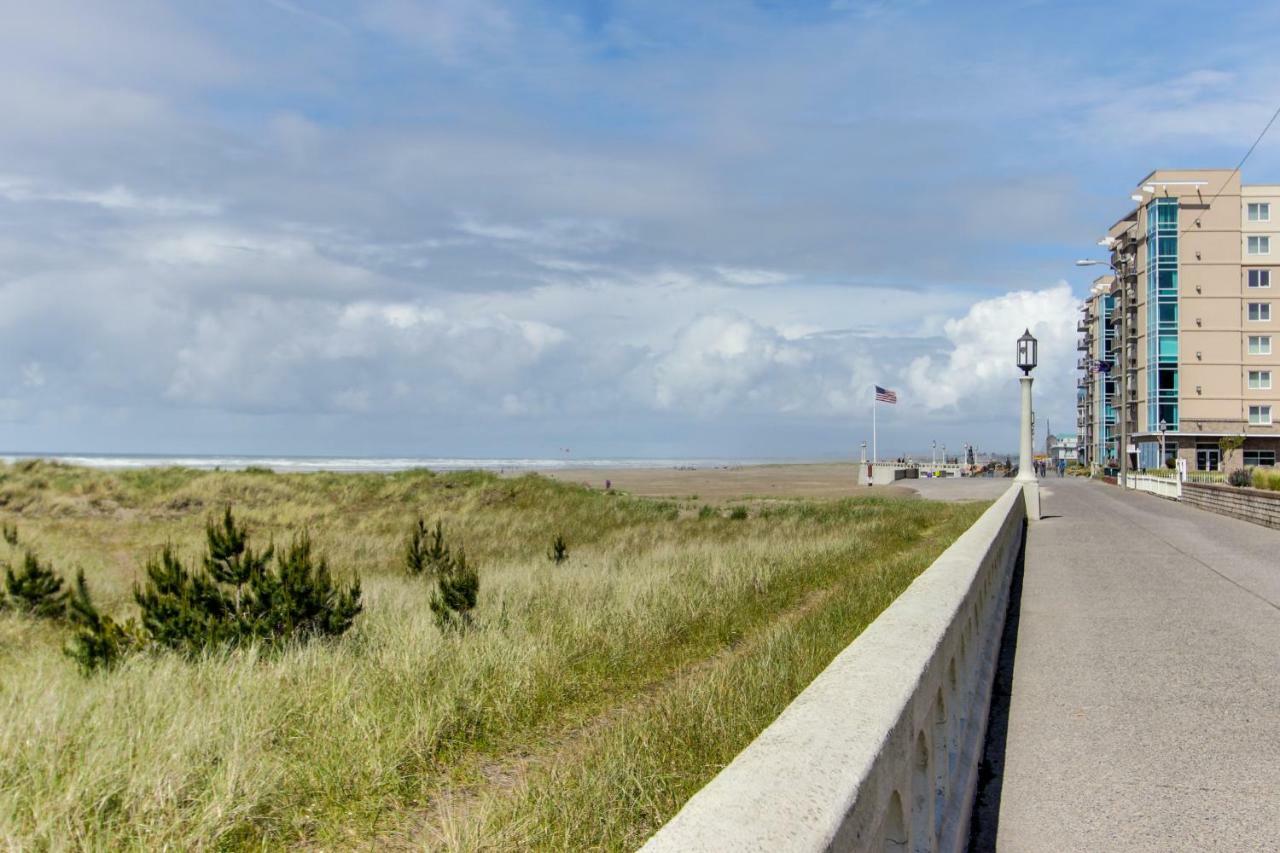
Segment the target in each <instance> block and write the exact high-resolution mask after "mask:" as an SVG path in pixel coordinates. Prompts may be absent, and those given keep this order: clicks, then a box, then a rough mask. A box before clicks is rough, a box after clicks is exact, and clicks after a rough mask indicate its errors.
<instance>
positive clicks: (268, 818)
mask: <svg viewBox="0 0 1280 853" xmlns="http://www.w3.org/2000/svg"><path fill="white" fill-rule="evenodd" d="M228 504H230V505H233V506H234V507H235V510H236V513H237V515H238V517H239V518H241V519H242V520H243V521H245V522H246V523H247V524H248V526H249V528H250V530H251V533H252V534H253V536H254V537H255V541H266V540H269V539H274V540H275V541H287V539H288V538H289V537H290V536H291V535H292V534H293V533H294V532H296V531H299V530H303V529H305V530H308V531H309V532H310V534H311V536H312V539H313V541H314V543H315V545H316V547H317V548H318V549H319V550H320V551H322V552H324V553H325V554H326V555H327V556H328V558H329V560H330V563H331V565H332V567H333V569H334V571H335V573H336V574H337V575H338V577H340V578H346V577H350V576H351V575H353V574H356V573H358V574H359V576H360V578H361V581H362V585H363V589H364V593H365V610H364V613H363V614H362V615H361V616H360V617H359V618H358V619H357V620H356V623H355V627H354V628H353V629H352V630H351V631H350V632H348V633H347V634H346V635H344V636H342V637H341V638H338V639H336V640H330V641H324V642H312V643H309V644H307V645H302V646H296V647H291V648H287V649H285V650H283V651H282V652H277V653H274V654H267V653H266V651H265V650H259V649H253V648H249V649H241V650H239V651H235V652H221V653H216V654H209V655H207V656H205V657H203V658H200V659H198V660H196V661H194V662H193V661H188V660H185V659H183V658H180V657H177V656H174V655H159V654H147V655H139V656H135V657H133V658H131V659H129V660H127V661H126V662H125V663H124V664H123V665H121V666H119V667H117V668H115V669H113V670H110V671H105V672H99V673H96V674H94V675H92V676H89V677H85V676H83V675H81V674H80V672H79V671H78V670H77V668H76V667H75V665H74V664H73V663H72V662H71V661H70V660H69V659H67V658H66V657H65V656H64V654H63V652H62V646H63V645H64V644H65V642H66V639H67V632H66V629H65V628H63V627H61V626H59V625H57V624H56V623H51V622H49V621H48V620H35V619H31V618H27V617H23V616H19V615H15V614H12V613H10V614H0V720H3V725H2V726H0V846H9V847H13V848H16V849H29V848H34V849H43V848H52V849H59V848H90V849H113V850H120V849H138V850H142V849H157V848H162V847H170V848H174V849H210V848H217V849H278V848H290V847H308V848H314V847H318V848H322V849H369V848H377V849H421V848H423V847H427V848H437V849H486V850H487V849H499V850H521V849H556V850H560V849H575V850H579V849H608V850H620V849H631V848H634V847H636V846H638V845H639V844H640V843H642V842H643V840H644V839H645V838H646V837H647V836H648V835H649V834H651V833H652V832H653V831H654V830H655V829H656V828H657V827H658V826H660V825H661V824H662V823H663V822H664V821H665V820H666V819H668V818H669V817H670V816H671V815H672V814H674V812H675V811H676V810H678V808H679V807H680V805H681V804H682V803H683V802H684V801H685V800H686V799H687V798H688V797H689V796H690V795H691V794H692V793H693V792H694V791H696V790H697V788H698V787H699V786H701V785H702V784H704V783H705V782H706V781H707V780H709V779H710V778H711V776H713V775H714V774H715V773H716V771H717V770H718V769H719V768H720V767H722V766H723V765H724V764H725V763H727V762H728V760H730V759H731V758H732V757H733V755H734V754H735V753H736V752H738V751H739V750H740V749H742V747H744V746H745V745H746V744H747V743H749V742H750V740H751V739H752V738H753V737H754V736H755V735H756V734H757V733H758V732H759V731H760V730H761V729H763V728H764V727H765V726H766V725H767V724H768V723H769V722H770V721H771V720H772V719H773V718H774V717H775V716H776V715H777V714H778V712H779V711H780V710H781V709H782V708H783V707H785V705H786V704H787V702H788V701H789V700H790V699H791V698H792V697H794V696H795V694H796V693H798V692H799V691H800V690H801V689H803V687H804V686H805V684H807V683H808V682H809V681H810V680H811V679H812V678H813V677H814V676H815V675H816V674H817V673H818V672H819V671H821V669H822V668H823V667H824V666H825V665H826V664H827V663H828V662H829V661H830V660H831V658H832V657H833V656H834V655H835V654H836V653H837V652H838V651H839V650H840V649H841V648H842V647H843V646H844V645H846V644H847V643H848V642H850V641H851V640H852V639H853V638H854V637H856V635H857V634H858V632H859V631H861V630H862V628H864V627H865V626H866V625H867V624H868V623H869V622H870V621H871V620H872V619H873V618H874V617H875V615H876V614H877V613H879V612H880V610H882V609H883V608H884V607H885V606H886V605H887V604H888V603H889V602H891V601H892V600H893V599H894V598H895V597H896V596H897V595H898V594H900V593H901V591H902V590H903V589H904V588H905V587H906V586H907V585H908V584H909V583H910V582H911V580H912V579H913V578H914V577H915V576H916V575H917V574H918V573H919V572H920V571H921V570H923V569H924V568H925V567H927V566H928V564H929V563H930V562H931V561H932V560H933V559H934V558H935V557H936V556H937V555H938V554H939V553H941V551H942V550H943V549H944V548H945V547H946V546H947V545H948V544H950V542H951V541H952V540H953V539H954V538H955V537H956V536H957V535H959V534H960V533H961V532H963V530H964V529H965V528H967V527H968V526H969V525H970V524H971V523H972V522H973V520H974V519H975V518H976V517H977V515H978V514H979V513H980V512H981V511H982V509H983V508H985V504H979V503H966V504H942V503H935V502H929V501H922V500H903V499H888V498H858V499H847V500H836V501H825V502H811V501H802V500H789V501H779V500H772V501H748V502H744V503H742V504H739V505H740V506H743V507H744V509H745V510H746V511H745V512H736V511H734V512H725V513H720V512H716V511H711V512H707V511H703V510H702V509H701V507H700V505H699V504H698V503H697V501H696V499H690V500H689V501H684V500H656V499H642V498H633V497H629V496H627V495H623V494H616V493H612V494H610V493H604V492H600V491H593V490H590V489H587V488H585V487H582V486H576V485H571V484H566V483H560V482H555V481H552V480H549V479H547V478H544V477H540V476H536V475H528V476H523V477H516V478H500V477H498V476H495V475H493V474H488V473H480V472H459V473H451V474H433V473H431V472H427V471H409V472H403V473H396V474H327V473H310V474H287V475H286V474H273V473H270V472H260V471H258V472H216V471H196V470H190V469H151V470H139V471H128V472H104V471H94V470H89V469H85V468H77V467H71V466H63V465H57V464H52V463H45V462H23V463H18V464H13V465H0V522H3V523H5V524H9V525H14V526H16V527H17V530H18V537H19V542H18V544H17V545H9V544H7V543H5V542H3V541H0V560H8V561H13V560H14V559H16V558H17V557H18V556H19V555H20V554H21V552H22V550H23V549H24V548H27V547H31V548H34V549H35V550H36V551H37V552H38V553H39V554H40V555H41V556H42V557H43V558H45V559H48V560H51V561H52V562H53V563H54V564H55V566H57V567H58V568H59V569H60V570H61V571H62V572H63V573H64V574H67V575H70V574H71V572H72V570H73V568H74V567H83V568H84V569H85V572H86V575H87V577H88V579H89V583H90V585H91V587H92V589H93V591H94V593H95V596H96V597H97V598H98V599H99V600H100V601H102V602H103V603H104V607H105V609H107V610H108V611H110V612H112V613H113V614H116V615H118V616H127V615H129V614H130V613H131V612H132V610H133V605H132V599H131V589H132V586H133V584H134V583H136V582H137V581H138V580H139V576H140V565H141V563H142V562H143V560H144V559H145V558H146V557H147V556H148V555H149V554H151V553H154V551H155V550H156V549H157V548H159V547H160V546H162V545H163V544H165V543H166V542H170V543H173V544H174V545H175V546H176V547H177V548H178V549H179V551H181V552H183V553H184V554H186V555H188V556H190V557H192V558H194V557H195V556H196V555H197V554H198V553H199V552H200V549H201V546H202V539H203V532H204V521H205V519H206V518H207V517H208V516H210V515H211V514H213V513H215V512H218V511H220V510H221V509H222V508H223V507H225V506H226V505H228ZM420 515H421V516H422V517H424V518H426V519H427V520H428V522H429V523H430V522H433V521H435V520H440V521H442V523H443V525H444V528H445V530H446V532H447V534H448V536H449V539H450V540H451V541H452V542H454V543H455V544H460V545H465V547H466V550H467V554H468V557H469V559H470V560H471V561H473V562H474V563H475V564H476V565H478V566H479V568H480V573H481V590H480V602H479V606H478V607H477V611H476V617H475V626H474V628H473V629H472V630H470V631H466V632H461V633H442V632H441V631H440V630H439V629H438V628H437V627H436V624H435V622H434V619H433V617H432V614H431V611H430V609H429V607H428V601H429V598H430V594H431V586H430V584H429V582H427V581H426V580H425V579H423V578H413V577H409V576H407V575H406V574H405V572H404V570H403V568H402V567H401V564H400V560H401V549H402V546H403V540H404V537H405V535H406V533H407V532H408V530H409V527H410V525H411V524H412V523H413V521H414V520H415V519H416V518H417V517H418V516H420ZM557 535H563V536H564V538H565V540H566V541H567V543H568V548H569V559H568V560H567V561H565V562H563V563H560V564H555V563H553V561H552V560H550V559H549V556H548V553H549V551H550V550H551V544H552V542H553V540H554V539H555V537H556V536H557ZM851 700H852V701H856V697H851Z"/></svg>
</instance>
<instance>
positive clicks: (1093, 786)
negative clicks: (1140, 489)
mask: <svg viewBox="0 0 1280 853" xmlns="http://www.w3.org/2000/svg"><path fill="white" fill-rule="evenodd" d="M1041 483H1042V489H1041V495H1042V512H1043V514H1044V516H1045V517H1044V519H1043V520H1042V521H1040V522H1037V523H1034V524H1033V525H1032V526H1031V528H1030V531H1029V534H1028V540H1027V552H1026V563H1025V575H1024V578H1023V591H1022V600H1021V611H1020V613H1019V614H1018V616H1019V626H1018V630H1017V646H1016V650H1015V652H1014V654H1015V657H1014V662H1013V669H1012V687H1011V691H1010V701H1009V705H1008V708H1009V712H1008V735H1007V741H1006V752H1005V755H1004V767H1003V775H1002V777H1001V782H1000V785H999V786H998V793H999V800H998V823H997V824H996V825H995V826H991V823H992V820H993V819H994V816H995V812H996V811H997V809H995V808H993V807H992V806H991V804H990V803H989V802H988V804H987V809H988V813H987V815H986V827H987V829H988V830H989V831H991V832H994V834H995V837H996V842H997V843H996V846H997V848H998V849H999V850H1001V851H1014V853H1020V851H1055V853H1058V852H1059V851H1074V850H1080V851H1098V850H1107V851H1114V850H1152V851H1155V850H1159V851H1166V850H1188V851H1201V850H1280V531H1273V530H1268V529H1265V528H1262V527H1257V526H1255V525H1252V524H1249V523H1246V522H1242V521H1237V520H1235V519H1231V518H1226V517H1223V516H1218V515H1213V514H1211V513H1208V512H1204V511H1202V510H1197V509H1193V508H1191V507H1186V506H1182V505H1180V504H1177V503H1174V502H1171V501H1165V500H1162V499H1160V498H1156V497H1154V496H1151V495H1147V494H1138V493H1132V492H1131V493H1124V492H1121V491H1120V490H1119V489H1117V488H1115V487H1113V486H1105V485H1103V484H1101V483H1091V482H1088V481H1085V480H1078V479H1073V478H1068V479H1065V480H1059V479H1056V478H1050V479H1047V480H1042V481H1041ZM997 730H998V727H997ZM982 808H983V806H982V805H981V804H980V806H979V809H980V811H981V809H982ZM979 817H981V815H979ZM989 843H990V837H989V835H988V836H987V838H986V839H985V840H983V841H982V842H981V845H980V846H983V847H985V846H987V845H989Z"/></svg>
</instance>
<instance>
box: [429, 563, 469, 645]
mask: <svg viewBox="0 0 1280 853" xmlns="http://www.w3.org/2000/svg"><path fill="white" fill-rule="evenodd" d="M479 594H480V575H479V573H477V572H476V570H475V568H474V567H473V566H470V565H468V564H467V555H466V554H465V553H464V552H463V551H462V549H461V548H459V549H458V553H457V554H456V555H454V556H452V557H451V558H450V559H449V562H448V565H446V566H444V567H443V568H442V569H441V570H440V571H439V573H438V574H437V575H436V591H435V592H434V593H432V595H431V612H432V613H434V614H435V617H436V624H437V625H439V626H440V630H442V631H463V630H466V629H467V628H470V627H471V611H472V610H473V609H474V608H475V606H476V599H477V598H478V597H479Z"/></svg>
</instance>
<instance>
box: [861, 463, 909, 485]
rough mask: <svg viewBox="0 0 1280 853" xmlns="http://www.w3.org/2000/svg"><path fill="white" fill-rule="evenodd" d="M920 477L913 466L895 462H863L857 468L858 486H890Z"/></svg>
mask: <svg viewBox="0 0 1280 853" xmlns="http://www.w3.org/2000/svg"><path fill="white" fill-rule="evenodd" d="M919 476H920V469H919V468H917V467H916V466H915V465H902V464H900V463H897V462H864V463H862V465H861V466H860V467H859V468H858V485H859V486H866V485H868V484H870V485H873V486H891V485H893V484H894V483H895V482H896V481H898V480H913V479H916V478H918V477H919Z"/></svg>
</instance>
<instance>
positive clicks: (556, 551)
mask: <svg viewBox="0 0 1280 853" xmlns="http://www.w3.org/2000/svg"><path fill="white" fill-rule="evenodd" d="M547 559H549V560H550V561H551V562H553V563H555V564H556V565H557V566H558V565H560V564H561V563H563V562H564V561H565V560H568V559H569V545H568V543H566V542H565V541H564V534H562V533H557V534H556V538H555V539H554V540H552V542H551V552H550V553H549V554H547Z"/></svg>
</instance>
